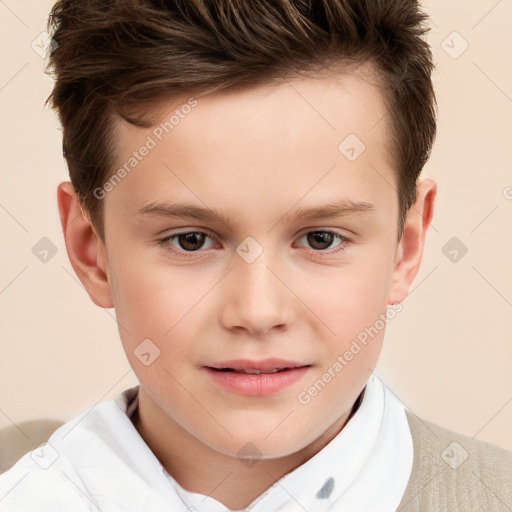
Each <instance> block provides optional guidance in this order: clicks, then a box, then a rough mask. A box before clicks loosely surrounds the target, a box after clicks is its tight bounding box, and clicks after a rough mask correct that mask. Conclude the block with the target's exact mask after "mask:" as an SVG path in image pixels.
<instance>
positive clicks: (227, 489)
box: [132, 391, 364, 510]
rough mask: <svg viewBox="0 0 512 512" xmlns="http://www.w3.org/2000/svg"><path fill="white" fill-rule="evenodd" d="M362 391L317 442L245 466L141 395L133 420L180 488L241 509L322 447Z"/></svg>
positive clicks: (354, 406) (335, 431)
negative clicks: (212, 445) (162, 413)
mask: <svg viewBox="0 0 512 512" xmlns="http://www.w3.org/2000/svg"><path fill="white" fill-rule="evenodd" d="M363 393H364V391H363ZM363 393H361V395H360V396H359V397H358V399H357V400H356V401H355V403H354V405H353V407H352V408H351V410H350V411H349V412H348V413H347V414H345V415H343V416H342V417H340V418H339V419H338V421H336V422H335V423H334V424H333V425H332V426H331V427H330V428H329V429H328V430H327V431H325V432H324V434H322V436H320V437H319V438H318V439H316V440H315V441H314V442H313V443H311V444H309V445H308V446H306V447H305V448H303V449H301V450H299V451H297V452H295V453H292V454H290V455H288V456H285V457H278V458H273V459H259V460H257V461H256V462H255V464H251V465H244V464H243V463H242V461H241V460H240V459H238V458H236V457H232V456H229V455H226V454H224V453H220V452H218V451H216V450H214V449H212V448H211V447H209V446H207V445H205V444H203V443H201V442H200V441H199V440H198V439H197V438H196V437H194V436H193V435H191V434H190V433H189V432H188V431H186V430H185V429H184V428H183V427H181V425H179V424H178V423H176V422H175V421H174V420H172V418H169V417H168V416H166V417H165V419H164V420H163V421H162V417H161V415H160V414H155V412H156V411H154V410H152V407H151V405H150V403H148V402H147V401H145V400H141V399H140V396H139V407H138V408H137V409H136V411H135V412H134V414H133V416H132V422H133V424H134V426H135V428H136V429H137V431H138V432H139V434H140V435H141V437H142V438H143V439H144V441H145V442H146V444H147V445H148V446H149V448H150V449H151V450H152V452H153V453H154V454H155V456H156V457H157V458H158V459H159V461H160V462H161V464H162V465H163V466H164V468H165V470H166V471H167V473H169V474H170V475H171V476H172V477H173V478H174V479H175V480H176V481H177V482H178V483H179V485H181V487H183V488H184V489H186V490H187V491H190V492H195V493H200V494H204V495H207V496H210V497H211V498H214V499H216V500H217V501H220V502H221V503H223V504H224V505H225V506H226V507H228V508H229V509H231V510H240V509H243V508H246V507H247V506H248V505H250V504H251V503H252V502H253V501H254V500H255V499H256V498H257V497H258V496H260V495H262V494H263V493H264V492H265V491H266V490H267V489H269V488H270V487H271V486H272V485H273V484H274V483H275V482H277V481H278V480H279V479H281V478H282V477H283V476H285V475H286V474H287V473H289V472H291V471H293V470H294V469H295V468H297V467H299V466H300V465H302V464H303V463H304V462H306V461H307V460H309V459H310V458H311V457H313V456H314V455H315V454H316V453H318V452H319V451H320V450H321V449H322V448H324V447H325V446H326V445H327V444H328V443H329V442H330V441H331V440H332V439H333V438H334V437H335V436H336V435H337V434H338V433H339V432H340V431H341V430H342V428H343V427H344V426H345V424H346V423H347V421H348V420H349V419H350V418H351V417H352V415H353V414H354V413H355V411H356V410H357V408H358V407H359V404H360V402H361V398H362V394H363ZM162 432H165V435H164V436H162ZM169 440H175V441H173V442H169Z"/></svg>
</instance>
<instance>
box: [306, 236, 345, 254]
mask: <svg viewBox="0 0 512 512" xmlns="http://www.w3.org/2000/svg"><path fill="white" fill-rule="evenodd" d="M303 239H305V240H306V242H307V243H308V244H309V245H310V246H311V248H312V249H314V250H315V252H322V251H323V252H328V254H332V253H336V252H338V251H342V250H344V249H346V247H347V244H348V243H349V239H348V238H346V237H344V236H343V235H340V234H339V233H336V232H334V231H320V230H319V231H309V232H308V233H306V234H304V235H303V236H302V237H301V238H300V240H303ZM336 240H338V243H337V244H336V245H334V247H335V248H337V249H334V250H330V251H327V249H329V247H330V246H331V245H332V243H333V242H334V241H336Z"/></svg>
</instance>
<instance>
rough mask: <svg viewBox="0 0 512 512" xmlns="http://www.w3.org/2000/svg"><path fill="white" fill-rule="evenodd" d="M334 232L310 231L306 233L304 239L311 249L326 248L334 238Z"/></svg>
mask: <svg viewBox="0 0 512 512" xmlns="http://www.w3.org/2000/svg"><path fill="white" fill-rule="evenodd" d="M334 235H335V234H334V233H331V232H330V231H311V233H308V234H307V235H306V239H307V241H308V243H309V244H310V246H311V247H312V248H313V249H317V250H320V251H322V250H325V249H328V248H329V246H330V245H331V244H332V242H333V240H334Z"/></svg>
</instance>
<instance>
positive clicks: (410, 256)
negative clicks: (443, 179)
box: [388, 179, 437, 304]
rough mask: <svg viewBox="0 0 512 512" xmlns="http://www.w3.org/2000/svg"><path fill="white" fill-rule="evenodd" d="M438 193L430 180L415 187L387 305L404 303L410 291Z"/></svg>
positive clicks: (396, 255) (396, 258) (396, 256)
mask: <svg viewBox="0 0 512 512" xmlns="http://www.w3.org/2000/svg"><path fill="white" fill-rule="evenodd" d="M436 193H437V185H436V184H435V183H434V181H432V180H431V179H424V180H422V181H421V182H420V183H418V185H417V187H416V202H415V203H414V205H413V206H412V207H411V208H410V209H409V211H408V213H407V217H406V219H405V223H404V232H403V234H402V238H401V239H400V242H399V244H398V246H397V249H396V253H395V266H394V270H393V276H392V279H391V286H390V291H389V296H388V304H397V303H399V302H403V301H404V300H405V299H406V297H407V295H408V294H409V287H410V286H411V283H412V282H413V280H414V278H415V277H416V274H417V273H418V270H419V268H420V264H421V258H422V256H423V247H424V245H425V236H426V234H427V230H428V228H429V226H430V223H431V221H432V216H433V214H434V201H435V197H436Z"/></svg>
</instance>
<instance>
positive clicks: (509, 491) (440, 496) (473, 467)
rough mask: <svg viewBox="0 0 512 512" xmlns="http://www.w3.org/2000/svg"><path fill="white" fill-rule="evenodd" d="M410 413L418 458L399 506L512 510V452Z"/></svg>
mask: <svg viewBox="0 0 512 512" xmlns="http://www.w3.org/2000/svg"><path fill="white" fill-rule="evenodd" d="M406 414H407V419H408V421H409V426H410V429H411V434H412V440H413V445H414V462H413V467H412V472H411V476H410V478H409V483H408V485H407V488H406V490H405V493H404V496H403V498H402V501H401V503H400V505H399V507H398V509H397V510H398V511H399V512H431V511H432V512H479V511H482V512H498V511H500V512H501V511H503V512H512V452H509V451H507V450H505V449H503V448H500V447H498V446H495V445H493V444H490V443H486V442H484V441H478V440H476V439H472V438H471V437H467V436H464V435H462V434H457V433H456V432H452V431H450V430H447V429H445V428H442V427H440V426H438V425H436V424H434V423H430V422H429V421H425V420H424V419H422V418H419V417H417V416H415V415H414V414H413V413H411V412H410V411H406Z"/></svg>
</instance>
